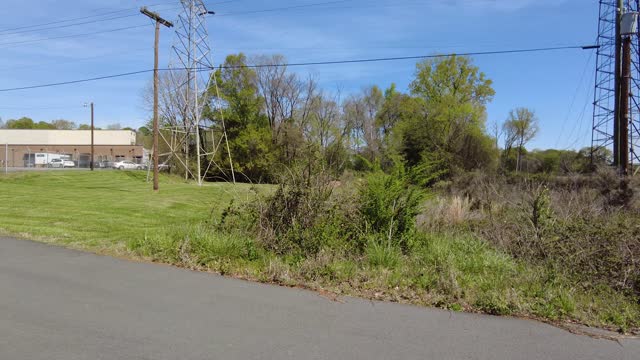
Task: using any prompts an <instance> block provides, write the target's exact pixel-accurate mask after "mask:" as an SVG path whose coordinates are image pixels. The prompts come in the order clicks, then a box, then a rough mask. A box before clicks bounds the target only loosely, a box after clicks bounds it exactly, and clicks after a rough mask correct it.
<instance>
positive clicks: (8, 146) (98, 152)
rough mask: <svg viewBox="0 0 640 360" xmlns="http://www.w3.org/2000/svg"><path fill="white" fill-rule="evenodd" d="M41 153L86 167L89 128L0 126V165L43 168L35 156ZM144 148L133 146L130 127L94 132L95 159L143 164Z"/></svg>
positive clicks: (89, 155)
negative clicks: (54, 155) (18, 127)
mask: <svg viewBox="0 0 640 360" xmlns="http://www.w3.org/2000/svg"><path fill="white" fill-rule="evenodd" d="M42 154H47V157H48V156H49V154H59V155H61V156H64V157H65V158H68V159H70V160H73V161H74V162H75V163H76V164H77V166H78V167H89V164H90V161H91V160H90V159H91V130H14V129H0V164H5V161H7V164H8V166H9V167H44V166H46V164H43V163H41V162H38V161H37V160H36V159H37V158H39V157H43V155H42ZM145 154H146V152H145V150H144V149H143V147H142V146H141V145H136V133H135V132H134V131H131V130H96V131H94V161H95V162H105V161H120V160H131V161H134V162H137V163H143V162H144V157H145Z"/></svg>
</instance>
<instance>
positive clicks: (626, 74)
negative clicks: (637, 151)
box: [618, 36, 631, 176]
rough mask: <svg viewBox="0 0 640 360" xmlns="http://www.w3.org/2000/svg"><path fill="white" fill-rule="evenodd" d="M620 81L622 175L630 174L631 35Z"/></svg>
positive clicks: (626, 42)
mask: <svg viewBox="0 0 640 360" xmlns="http://www.w3.org/2000/svg"><path fill="white" fill-rule="evenodd" d="M620 78H621V81H620V82H621V83H620V96H621V98H620V123H619V126H618V133H619V134H618V135H619V139H620V140H619V143H618V151H619V153H620V155H619V158H620V164H619V166H620V175H623V176H627V175H629V174H630V173H629V152H630V149H629V120H630V116H629V115H630V114H629V99H630V97H631V91H630V86H631V84H630V82H631V36H626V37H625V38H624V39H623V41H622V75H621V77H620Z"/></svg>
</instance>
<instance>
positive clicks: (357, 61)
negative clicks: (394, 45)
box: [219, 46, 591, 69]
mask: <svg viewBox="0 0 640 360" xmlns="http://www.w3.org/2000/svg"><path fill="white" fill-rule="evenodd" d="M590 48H591V46H557V47H545V48H533V49H515V50H495V51H479V52H466V53H449V54H434V55H416V56H397V57H385V58H371V59H355V60H335V61H316V62H300V63H288V64H263V65H262V64H258V65H243V66H226V67H225V66H219V68H222V69H233V68H263V67H290V66H313V65H337V64H355V63H369V62H384V61H401V60H420V59H434V58H443V57H452V56H484V55H503V54H504V55H506V54H518V53H532V52H548V51H558V50H575V49H583V50H588V49H590Z"/></svg>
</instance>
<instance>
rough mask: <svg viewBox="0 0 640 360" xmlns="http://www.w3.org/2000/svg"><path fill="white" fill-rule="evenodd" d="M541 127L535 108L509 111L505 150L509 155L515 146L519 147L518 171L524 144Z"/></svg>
mask: <svg viewBox="0 0 640 360" xmlns="http://www.w3.org/2000/svg"><path fill="white" fill-rule="evenodd" d="M539 129H540V127H539V126H538V117H537V116H536V114H535V112H534V111H533V110H530V109H527V108H522V107H521V108H516V109H515V110H511V112H510V113H509V117H508V118H507V121H506V122H505V123H504V125H503V130H504V137H505V151H506V154H507V156H508V155H509V153H510V152H511V149H512V148H513V146H514V145H515V146H516V147H517V149H518V158H517V161H516V171H520V164H521V162H522V151H523V150H524V146H525V145H526V144H527V143H529V141H531V140H532V139H533V138H534V137H535V136H536V135H537V134H538V131H539Z"/></svg>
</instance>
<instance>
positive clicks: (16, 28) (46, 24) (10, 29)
mask: <svg viewBox="0 0 640 360" xmlns="http://www.w3.org/2000/svg"><path fill="white" fill-rule="evenodd" d="M175 3H176V1H171V2H164V3H157V4H151V5H146V6H147V7H154V6H160V5H169V4H175ZM137 9H138V8H137V7H132V8H127V9H122V10H115V11H109V12H105V13H101V14H95V15H87V16H81V17H76V18H70V19H64V20H57V21H51V22H48V23H41V24H35V25H26V26H19V27H14V28H9V29H2V30H0V35H12V34H17V33H21V32H17V33H9V34H5V33H6V32H9V31H14V30H22V29H32V28H36V27H41V26H48V25H56V24H64V23H66V22H71V21H78V20H86V19H91V18H97V17H102V16H107V15H113V14H119V13H123V12H127V11H133V10H137ZM97 21H100V20H97ZM79 25H80V24H79ZM65 27H66V26H65ZM38 30H43V29H38ZM36 31H37V30H36Z"/></svg>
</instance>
